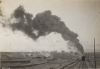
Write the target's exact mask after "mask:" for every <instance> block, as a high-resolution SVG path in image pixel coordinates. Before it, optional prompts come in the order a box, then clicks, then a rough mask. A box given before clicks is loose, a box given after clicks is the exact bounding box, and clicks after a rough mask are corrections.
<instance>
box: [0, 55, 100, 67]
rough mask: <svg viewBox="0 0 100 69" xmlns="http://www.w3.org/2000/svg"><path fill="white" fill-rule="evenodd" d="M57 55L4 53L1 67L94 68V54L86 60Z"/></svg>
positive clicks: (98, 64) (99, 64)
mask: <svg viewBox="0 0 100 69" xmlns="http://www.w3.org/2000/svg"><path fill="white" fill-rule="evenodd" d="M27 54H28V55H27ZM59 55H60V54H59ZM67 55H68V54H67ZM56 56H57V55H56ZM65 56H66V55H65ZM57 57H59V58H56V57H54V56H53V57H50V56H48V57H45V56H43V55H40V56H33V54H32V53H31V56H30V54H29V53H26V54H25V53H24V54H23V53H17V54H16V53H2V54H1V60H0V62H1V64H0V67H10V69H92V68H93V69H94V59H93V55H91V56H89V57H87V56H86V61H82V60H81V59H80V58H77V57H75V56H72V55H69V56H67V57H70V58H67V57H66V58H67V59H65V58H64V56H63V58H62V57H61V56H57ZM96 67H97V69H100V58H99V57H98V58H96Z"/></svg>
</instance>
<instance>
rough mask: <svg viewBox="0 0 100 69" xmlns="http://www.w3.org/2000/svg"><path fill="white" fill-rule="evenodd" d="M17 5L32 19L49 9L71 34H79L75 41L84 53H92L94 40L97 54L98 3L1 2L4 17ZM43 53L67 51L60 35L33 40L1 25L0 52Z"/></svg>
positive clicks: (76, 0) (99, 40) (98, 0)
mask: <svg viewBox="0 0 100 69" xmlns="http://www.w3.org/2000/svg"><path fill="white" fill-rule="evenodd" d="M19 5H22V6H24V8H25V10H26V12H29V13H32V14H33V17H35V15H36V14H37V13H41V12H44V11H45V10H51V12H52V14H53V15H57V16H58V17H60V18H61V20H62V21H64V22H65V25H66V26H67V27H68V28H69V29H70V30H71V31H73V32H75V33H77V34H78V35H79V36H78V39H79V40H80V43H81V44H82V46H83V48H84V50H85V51H86V52H88V51H93V40H94V38H95V40H96V51H100V37H99V35H100V0H2V4H1V8H2V12H3V15H4V18H5V17H6V18H9V17H10V15H11V14H12V13H13V11H14V10H15V9H16V8H17V7H18V6H19ZM0 18H2V17H0ZM42 50H44V51H54V50H57V51H62V50H64V51H67V52H69V49H68V48H67V43H66V41H64V39H63V38H62V37H61V34H58V33H57V34H55V33H51V34H49V35H47V36H45V37H40V38H39V39H38V40H37V41H34V40H32V39H31V38H29V37H28V36H27V35H25V34H23V33H22V32H20V31H16V32H12V31H11V30H10V29H9V28H3V27H2V25H0V51H14V52H16V51H42Z"/></svg>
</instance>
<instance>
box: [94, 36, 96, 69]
mask: <svg viewBox="0 0 100 69" xmlns="http://www.w3.org/2000/svg"><path fill="white" fill-rule="evenodd" d="M94 65H95V66H94V68H95V69H96V55H95V38H94Z"/></svg>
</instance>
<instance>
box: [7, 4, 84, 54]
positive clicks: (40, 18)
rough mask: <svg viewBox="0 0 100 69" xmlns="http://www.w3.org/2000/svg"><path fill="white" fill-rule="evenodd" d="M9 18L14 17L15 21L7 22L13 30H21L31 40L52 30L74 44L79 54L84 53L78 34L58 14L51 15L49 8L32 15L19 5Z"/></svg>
mask: <svg viewBox="0 0 100 69" xmlns="http://www.w3.org/2000/svg"><path fill="white" fill-rule="evenodd" d="M11 19H15V21H13V22H12V23H10V24H9V26H10V27H11V28H12V30H13V31H15V30H19V31H22V32H23V33H25V34H26V35H27V36H29V37H30V38H32V39H33V40H37V39H38V38H39V37H41V36H46V35H48V34H50V33H52V32H57V33H60V34H61V36H62V38H63V39H64V40H65V41H68V42H70V43H72V44H74V47H75V48H76V49H77V50H78V51H79V52H81V54H84V50H83V47H82V45H81V44H80V42H79V40H78V39H77V37H78V34H77V33H74V32H73V31H71V30H69V28H68V27H67V26H66V25H65V23H64V22H63V21H61V19H60V18H59V17H58V16H56V15H52V12H51V11H50V10H47V11H44V12H42V13H38V14H37V15H36V16H35V17H33V15H32V14H30V13H27V12H26V11H25V9H24V8H23V6H19V7H18V8H17V9H15V11H14V12H13V14H12V16H11ZM70 43H69V44H70ZM69 46H71V45H69Z"/></svg>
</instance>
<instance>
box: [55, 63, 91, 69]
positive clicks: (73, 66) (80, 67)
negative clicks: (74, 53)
mask: <svg viewBox="0 0 100 69" xmlns="http://www.w3.org/2000/svg"><path fill="white" fill-rule="evenodd" d="M89 67H90V66H89V65H88V64H87V61H75V62H71V63H69V64H66V65H65V66H63V67H59V68H56V69H88V68H89Z"/></svg>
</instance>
